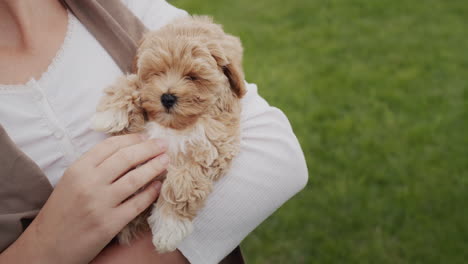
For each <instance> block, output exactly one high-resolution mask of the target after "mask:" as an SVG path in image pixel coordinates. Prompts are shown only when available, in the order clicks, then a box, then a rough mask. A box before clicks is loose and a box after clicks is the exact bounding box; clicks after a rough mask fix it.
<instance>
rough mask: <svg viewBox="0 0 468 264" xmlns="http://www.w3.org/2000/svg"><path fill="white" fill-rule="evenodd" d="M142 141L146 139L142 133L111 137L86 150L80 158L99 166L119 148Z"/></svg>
mask: <svg viewBox="0 0 468 264" xmlns="http://www.w3.org/2000/svg"><path fill="white" fill-rule="evenodd" d="M142 141H144V139H143V136H142V135H140V134H129V135H122V136H115V137H109V138H107V139H105V140H103V141H102V142H100V143H99V144H97V145H96V146H94V147H93V148H92V149H91V150H89V151H88V152H86V153H85V154H84V155H83V156H82V157H81V158H80V160H81V161H84V162H86V163H87V164H91V165H92V166H94V167H97V166H98V165H99V164H101V163H102V162H103V161H104V160H106V159H107V158H109V157H110V156H111V155H112V154H114V153H115V152H117V151H118V150H120V149H122V148H126V147H128V146H131V145H135V144H138V143H141V142H142Z"/></svg>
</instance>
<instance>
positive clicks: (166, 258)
mask: <svg viewBox="0 0 468 264" xmlns="http://www.w3.org/2000/svg"><path fill="white" fill-rule="evenodd" d="M151 237H152V236H151V233H150V232H148V233H145V234H144V235H142V236H141V237H140V238H138V239H136V240H134V241H133V242H132V244H131V245H130V246H123V245H119V244H118V243H116V242H114V243H111V244H109V245H108V246H107V247H106V248H104V250H103V251H101V253H100V254H99V255H98V256H97V257H96V258H95V259H94V260H93V261H92V262H91V264H127V263H138V264H147V263H148V264H161V263H170V264H185V263H189V262H188V261H187V259H186V258H185V257H184V256H183V255H182V253H180V251H178V250H176V251H173V252H169V253H164V254H160V253H158V252H157V251H155V249H154V246H153V243H152V242H151Z"/></svg>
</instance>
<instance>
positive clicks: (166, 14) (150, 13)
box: [122, 0, 188, 29]
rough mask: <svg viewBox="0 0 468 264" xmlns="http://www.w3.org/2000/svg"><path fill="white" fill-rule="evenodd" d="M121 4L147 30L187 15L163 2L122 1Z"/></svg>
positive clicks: (151, 0)
mask: <svg viewBox="0 0 468 264" xmlns="http://www.w3.org/2000/svg"><path fill="white" fill-rule="evenodd" d="M122 2H123V3H124V4H125V5H126V6H127V7H128V8H129V9H130V10H131V11H132V12H133V14H135V16H137V17H138V18H139V19H140V20H141V21H142V22H143V24H145V26H146V27H148V28H149V29H158V28H160V27H162V26H164V25H165V24H167V23H169V22H170V21H171V20H173V19H175V18H178V17H182V16H186V15H188V13H187V12H186V11H185V10H182V9H179V8H177V7H175V6H173V5H171V4H169V3H168V2H167V1H165V0H122Z"/></svg>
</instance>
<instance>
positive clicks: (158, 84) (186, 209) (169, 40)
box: [93, 16, 246, 252]
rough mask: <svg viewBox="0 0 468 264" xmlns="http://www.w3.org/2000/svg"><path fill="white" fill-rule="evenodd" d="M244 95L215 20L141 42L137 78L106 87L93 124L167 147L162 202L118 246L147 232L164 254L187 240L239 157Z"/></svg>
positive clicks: (232, 46)
mask: <svg viewBox="0 0 468 264" xmlns="http://www.w3.org/2000/svg"><path fill="white" fill-rule="evenodd" d="M245 92H246V89H245V83H244V74H243V71H242V46H241V43H240V40H239V39H238V38H236V37H233V36H231V35H228V34H226V33H224V31H223V29H222V27H221V26H220V25H217V24H214V23H213V22H212V20H211V18H209V17H204V16H203V17H198V16H194V17H187V18H182V19H178V20H175V21H174V22H173V23H171V24H169V25H166V26H164V27H163V28H161V29H159V30H157V31H153V32H149V33H147V34H146V35H145V36H144V38H143V40H142V43H141V45H140V47H139V49H138V52H137V57H136V74H129V75H127V76H124V77H121V78H119V79H118V80H117V81H116V83H114V84H113V85H112V86H110V87H108V88H107V89H106V90H105V95H104V97H103V98H102V99H101V101H100V103H99V105H98V108H97V113H96V114H95V116H94V117H93V126H94V128H95V129H96V130H99V131H104V132H107V133H110V134H113V135H116V134H125V133H134V132H141V131H146V133H148V134H149V135H150V137H152V138H153V137H154V138H165V139H166V140H167V141H168V142H169V150H168V154H169V155H170V157H171V164H170V165H169V167H168V169H167V174H166V179H165V181H164V184H163V186H162V189H161V193H160V196H159V199H158V201H157V202H156V203H155V204H154V206H153V208H152V209H151V210H148V211H147V212H145V213H144V214H142V215H140V216H139V217H138V218H137V219H135V220H134V221H133V222H131V223H130V224H129V225H128V226H127V227H126V228H125V229H124V230H122V232H121V233H120V234H119V240H120V241H121V243H129V242H130V241H131V239H132V238H134V237H135V236H137V235H138V233H139V232H141V231H142V230H145V229H147V228H150V229H151V231H152V233H153V243H154V245H155V247H156V249H157V250H158V251H159V252H167V251H173V250H175V249H176V247H177V245H178V244H179V242H181V241H182V240H183V239H184V238H185V237H186V236H187V235H188V234H190V232H191V231H192V220H193V219H194V217H195V216H196V215H197V212H198V211H199V210H200V209H201V208H202V207H203V205H204V202H205V199H206V198H207V196H208V195H209V193H210V192H211V188H212V184H213V182H214V181H216V180H218V179H219V178H220V177H221V176H223V174H225V172H226V171H227V169H228V168H229V166H230V163H231V161H232V159H233V158H234V156H235V155H236V154H237V153H238V151H239V146H240V128H239V123H240V112H241V105H240V98H241V97H242V96H243V95H244V94H245ZM148 224H149V225H148Z"/></svg>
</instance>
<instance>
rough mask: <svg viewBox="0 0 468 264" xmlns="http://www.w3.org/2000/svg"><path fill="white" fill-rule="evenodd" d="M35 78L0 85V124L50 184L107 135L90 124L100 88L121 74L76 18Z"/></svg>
mask: <svg viewBox="0 0 468 264" xmlns="http://www.w3.org/2000/svg"><path fill="white" fill-rule="evenodd" d="M72 23H74V24H72V25H71V27H70V28H69V32H68V33H67V37H66V39H65V42H64V43H63V46H62V48H61V49H60V51H59V52H58V54H57V55H56V57H55V58H54V61H53V62H52V64H51V65H50V66H49V68H48V69H47V71H46V72H45V73H43V74H42V76H41V77H40V78H39V79H38V80H34V79H31V80H30V81H29V82H28V83H27V84H25V85H13V86H7V85H3V86H2V85H0V123H1V124H2V125H3V127H4V128H5V130H6V131H7V133H8V134H9V136H10V137H11V138H12V139H13V141H14V142H15V143H16V144H17V145H18V146H19V147H20V149H21V150H22V151H23V152H25V153H26V154H27V155H28V156H29V157H30V158H32V159H33V160H34V161H35V162H36V163H37V164H38V165H39V167H41V169H42V170H43V171H44V172H45V174H46V175H47V177H48V178H49V180H50V181H51V183H52V184H53V185H55V184H56V183H57V181H58V180H59V179H60V177H61V176H62V174H63V172H64V170H65V169H66V168H67V167H68V166H69V165H70V164H71V163H72V162H73V161H74V160H76V158H78V157H79V156H80V155H81V154H83V153H84V152H86V151H87V150H89V149H90V148H91V147H92V146H94V145H95V144H96V143H98V142H99V141H101V140H102V139H104V138H105V137H106V135H104V134H102V133H98V132H95V131H93V130H92V129H91V128H90V118H91V116H92V115H93V113H94V112H95V109H96V105H97V103H98V101H99V99H100V97H101V95H102V90H103V89H104V88H105V87H106V86H108V85H109V84H110V83H112V82H113V81H114V80H115V78H116V77H117V76H119V75H121V72H120V70H119V68H118V67H117V66H116V64H115V63H114V61H113V60H112V58H111V57H110V56H109V55H108V54H107V53H106V51H105V50H104V49H103V48H102V47H101V46H100V45H99V44H98V43H97V42H96V40H95V39H94V38H93V37H92V36H91V35H90V34H89V33H88V32H87V31H86V29H84V27H83V26H82V25H81V24H79V23H78V22H77V21H72Z"/></svg>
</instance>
